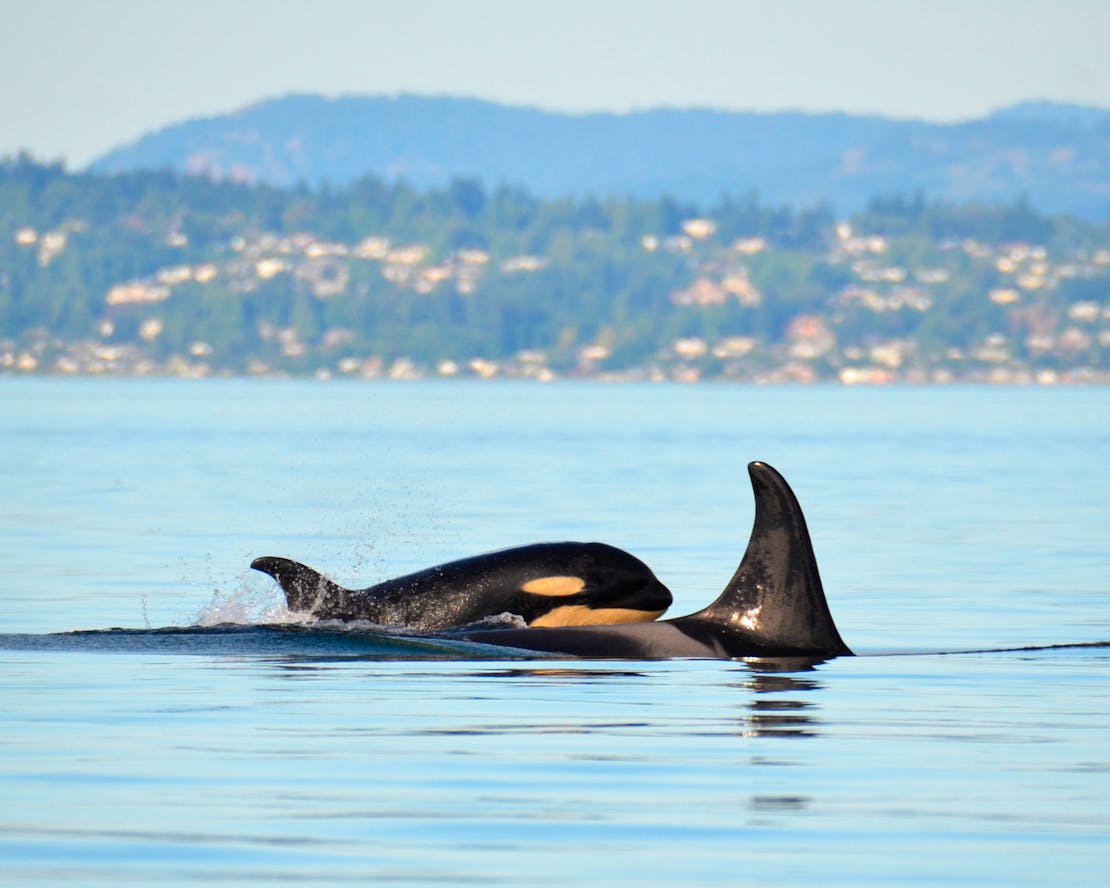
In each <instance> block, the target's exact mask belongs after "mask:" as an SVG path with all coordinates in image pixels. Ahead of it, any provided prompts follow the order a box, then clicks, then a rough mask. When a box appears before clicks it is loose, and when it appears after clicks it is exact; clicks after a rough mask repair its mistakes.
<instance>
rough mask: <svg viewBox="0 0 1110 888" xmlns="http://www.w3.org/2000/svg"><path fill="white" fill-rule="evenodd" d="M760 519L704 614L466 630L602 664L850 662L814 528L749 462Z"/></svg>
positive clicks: (773, 479) (773, 475) (762, 466)
mask: <svg viewBox="0 0 1110 888" xmlns="http://www.w3.org/2000/svg"><path fill="white" fill-rule="evenodd" d="M748 474H749V476H750V477H751V483H752V490H753V491H754V494H755V521H754V524H753V526H752V533H751V538H750V540H749V541H748V547H747V550H746V551H745V552H744V556H743V559H742V560H741V562H740V566H739V567H738V568H737V570H736V573H735V574H733V576H732V579H731V580H729V582H728V585H727V586H725V589H724V591H723V592H722V593H721V595H720V596H719V597H718V598H717V600H716V601H714V602H713V603H712V604H710V605H709V606H708V607H705V608H703V609H702V610H700V611H697V612H696V613H692V614H688V615H687V616H684V617H676V618H674V619H669V620H661V621H659V622H657V623H650V622H645V623H637V624H635V625H613V626H603V625H594V626H578V627H559V628H543V627H538V628H528V629H509V628H505V629H485V630H464V631H461V632H458V633H455V634H454V635H455V637H461V638H464V639H466V640H468V641H476V642H481V643H483V644H491V645H499V646H503V647H511V648H515V649H518V650H523V651H534V652H545V653H549V654H563V655H567V656H574V657H589V658H598V659H605V658H610V659H635V660H643V659H665V658H671V657H699V658H746V657H810V658H821V659H827V658H830V657H835V656H841V655H851V654H852V651H851V650H850V649H849V647H848V645H846V644H845V643H844V641H843V639H842V638H841V637H840V633H839V632H838V631H837V628H836V625H835V623H834V622H833V618H832V614H831V612H830V611H829V605H828V602H827V600H826V599H825V592H824V589H823V587H822V585H821V576H820V574H819V573H818V570H817V559H816V557H815V556H814V554H813V545H812V543H811V542H810V538H809V530H808V529H807V527H806V521H805V517H804V515H803V514H802V509H801V506H800V505H799V504H798V500H797V498H796V497H795V496H794V492H793V491H792V490H791V489H790V486H789V485H788V484H787V483H786V480H785V479H784V478H783V477H782V475H780V474H779V473H778V472H777V471H776V470H775V469H773V468H771V466H769V465H767V464H766V463H763V462H752V463H749V464H748Z"/></svg>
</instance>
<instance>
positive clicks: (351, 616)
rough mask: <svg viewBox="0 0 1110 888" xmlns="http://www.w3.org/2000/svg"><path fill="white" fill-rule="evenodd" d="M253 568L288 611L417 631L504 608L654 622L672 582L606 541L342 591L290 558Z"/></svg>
mask: <svg viewBox="0 0 1110 888" xmlns="http://www.w3.org/2000/svg"><path fill="white" fill-rule="evenodd" d="M251 567H253V568H254V569H255V570H259V571H262V572H263V573H267V574H269V575H270V576H272V577H273V578H274V579H275V580H277V581H278V583H279V585H280V586H281V588H282V590H283V591H284V592H285V598H286V601H287V602H288V604H289V609H290V610H294V611H306V612H309V613H311V614H313V615H314V616H315V617H317V618H319V619H333V620H367V621H369V622H371V623H377V624H379V625H382V626H402V627H405V628H406V629H415V630H418V631H433V630H438V629H445V628H449V627H459V626H465V625H467V624H470V623H476V622H478V621H480V620H482V619H484V618H488V617H495V616H498V615H500V614H504V613H510V614H516V615H518V616H520V617H521V618H523V619H524V621H525V622H526V623H527V624H528V625H529V626H537V627H540V626H569V625H575V626H582V625H591V624H595V623H605V624H613V623H631V622H638V621H641V620H654V619H655V618H656V617H658V616H659V615H660V614H662V613H663V611H665V610H666V609H667V608H668V607H670V605H671V601H672V598H671V593H670V590H669V589H667V587H666V586H664V585H663V584H662V583H661V582H659V580H658V579H657V578H656V577H655V574H653V573H652V572H651V569H650V568H649V567H648V566H647V565H646V564H644V563H643V562H642V561H640V560H639V559H638V558H635V557H634V556H632V555H630V554H629V553H628V552H625V551H623V550H622V549H617V548H615V547H614V546H607V545H605V544H604V543H574V542H565V543H536V544H533V545H530V546H520V547H518V548H515V549H504V550H502V551H500V552H491V553H489V554H486V555H476V556H474V557H472V558H463V559H461V560H459V561H452V562H450V563H448V564H441V565H439V566H437V567H430V568H428V569H426V570H422V571H418V572H416V573H412V574H408V575H406V576H403V577H397V578H396V579H393V580H386V581H385V582H384V583H379V584H377V585H375V586H370V587H369V588H367V589H345V588H343V587H342V586H339V585H337V584H336V583H334V582H332V581H331V580H329V579H328V578H327V577H325V576H323V575H322V574H320V573H318V572H317V571H315V570H313V569H312V568H311V567H307V566H305V565H303V564H300V563H298V562H296V561H291V560H289V559H288V558H275V557H271V556H265V557H263V558H256V559H255V560H254V561H253V562H251Z"/></svg>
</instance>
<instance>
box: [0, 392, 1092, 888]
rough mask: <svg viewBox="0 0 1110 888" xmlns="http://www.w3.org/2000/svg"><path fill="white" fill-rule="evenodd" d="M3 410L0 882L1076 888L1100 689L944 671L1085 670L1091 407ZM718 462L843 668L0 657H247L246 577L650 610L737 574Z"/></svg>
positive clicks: (227, 397) (49, 405) (359, 401)
mask: <svg viewBox="0 0 1110 888" xmlns="http://www.w3.org/2000/svg"><path fill="white" fill-rule="evenodd" d="M0 405H2V406H3V410H2V411H0V457H3V459H2V463H0V465H2V469H0V471H3V482H4V483H3V488H4V508H3V509H2V510H0V583H2V585H0V590H2V591H0V633H4V634H6V635H7V636H9V641H8V643H6V644H5V643H0V714H2V715H0V717H2V724H3V728H2V730H0V801H3V802H4V804H3V809H2V810H0V874H2V875H0V883H3V884H12V885H16V884H65V883H69V884H78V885H108V884H111V885H118V884H128V883H151V884H153V883H157V884H159V885H175V884H190V883H199V882H203V883H205V884H219V883H225V884H232V883H236V884H239V883H243V882H250V881H265V882H271V883H282V882H302V883H304V882H307V883H310V884H318V883H329V882H338V883H351V882H357V881H362V882H366V881H371V880H373V881H376V882H379V883H382V884H405V885H412V884H417V885H421V884H456V883H461V884H471V883H476V884H498V883H504V884H510V885H516V884H521V883H523V882H525V881H527V882H529V883H536V884H552V885H561V884H569V883H586V882H589V883H594V884H627V885H633V884H635V885H641V884H659V885H673V884H701V885H736V884H759V885H797V884H813V883H815V882H816V883H818V884H836V885H858V884H880V885H885V884H891V883H901V884H937V883H943V884H960V885H980V884H984V883H994V884H1006V885H1042V884H1045V883H1047V882H1063V881H1065V880H1067V881H1070V882H1072V883H1077V884H1092V885H1093V884H1101V883H1103V882H1104V879H1105V872H1106V871H1107V870H1108V868H1110V753H1108V752H1107V750H1108V749H1110V691H1108V679H1110V650H1108V649H1106V648H1073V649H1067V650H1055V651H1039V652H1024V653H1022V652H1011V653H993V654H961V655H955V656H946V655H941V654H939V653H937V652H941V651H953V650H960V649H968V648H986V647H1007V646H1018V645H1048V644H1070V643H1082V642H1092V641H1106V640H1110V461H1108V460H1110V390H1106V389H1057V390H1048V389H996V388H930V389H877V390H876V389H867V390H864V389H842V388H747V387H738V386H721V387H716V386H698V387H690V388H685V387H674V386H662V387H650V386H643V387H640V386H614V387H608V386H603V385H573V384H559V385H555V386H550V387H540V386H535V385H512V384H498V385H491V384H487V385H481V384H467V383H459V384H456V383H419V384H412V385H407V384H356V383H328V384H314V383H306V382H278V381H235V382H231V381H206V382H178V381H153V380H152V381H108V380H83V381H75V380H58V381H55V380H13V379H6V380H0ZM750 459H763V460H766V461H767V462H770V463H771V464H772V465H774V466H776V467H777V468H778V469H779V470H780V471H782V473H783V474H784V475H785V476H786V477H787V479H788V480H789V481H790V482H791V484H792V485H793V487H794V489H795V492H796V493H797V494H798V497H799V499H800V501H801V503H802V505H803V507H804V508H805V510H806V514H807V517H808V519H809V525H810V531H811V534H812V536H813V540H814V546H815V549H816V553H817V557H818V561H819V563H820V565H821V570H822V575H823V578H824V580H825V587H826V591H827V592H828V596H829V600H830V605H831V607H832V611H833V614H834V615H835V617H836V619H837V623H838V626H839V628H840V631H841V634H842V635H843V636H844V638H845V640H846V641H847V642H848V643H849V644H850V645H851V646H852V647H853V648H855V649H856V650H857V651H859V652H861V653H864V654H868V656H861V657H857V658H843V659H839V660H835V661H831V662H828V663H824V664H821V665H820V666H818V667H817V668H816V669H814V670H810V671H787V672H768V671H762V667H759V666H758V664H744V663H732V662H703V661H672V662H652V663H627V662H612V661H598V662H586V661H548V662H543V661H511V660H506V661H501V660H482V659H477V658H475V657H466V656H464V657H463V658H462V659H446V660H445V659H442V658H441V657H442V656H443V652H442V651H436V650H423V649H415V648H414V649H412V650H406V651H396V650H395V651H393V652H392V655H393V656H396V657H402V659H383V658H382V656H381V653H380V652H379V651H377V649H375V648H373V647H366V646H364V645H363V643H362V642H357V641H352V640H347V641H344V640H342V639H341V640H340V641H338V642H335V643H332V642H327V643H326V644H324V645H323V647H322V649H321V648H319V647H318V648H316V649H312V648H310V647H306V646H305V645H303V644H300V643H295V644H291V645H290V644H285V643H284V642H283V643H282V644H279V645H276V646H275V645H269V646H266V645H262V646H259V645H257V644H255V645H253V646H252V645H246V644H244V645H240V646H238V647H237V646H236V644H229V645H228V646H227V647H226V649H221V650H213V649H208V650H205V651H201V652H198V653H193V654H182V653H166V652H164V651H159V650H154V651H150V652H145V653H143V652H134V651H132V652H128V653H97V652H90V651H88V650H80V649H77V650H50V649H47V650H27V649H25V648H26V645H24V646H23V647H20V646H19V645H16V644H13V643H11V639H10V636H12V635H14V634H16V633H22V634H31V635H35V636H41V635H42V634H43V633H51V632H58V631H68V630H73V629H100V628H107V627H117V626H118V627H128V628H135V629H143V628H146V627H163V626H190V625H193V624H195V623H197V622H204V623H217V622H220V621H224V620H233V621H237V622H243V623H248V624H249V623H256V622H267V621H270V620H273V619H278V618H280V616H281V611H280V604H281V599H280V596H279V594H278V593H277V591H276V587H274V585H273V583H272V581H270V580H268V578H266V577H264V576H262V575H260V574H253V573H252V572H250V571H248V570H247V569H246V566H247V564H249V562H250V560H251V559H252V558H253V557H255V556H257V555H262V554H280V555H288V556H291V557H295V558H297V559H299V560H303V561H305V562H307V563H310V564H313V565H314V566H317V567H319V568H321V569H324V570H326V571H327V572H329V573H330V574H331V575H332V576H334V577H335V578H336V579H337V580H339V581H341V582H347V583H349V584H352V585H363V584H369V583H371V582H374V581H376V580H378V579H382V578H384V577H387V576H391V575H397V574H400V573H404V572H407V571H410V570H414V569H417V568H421V567H425V566H428V565H430V564H434V563H437V562H440V561H445V560H449V559H452V558H457V557H461V556H465V555H470V554H475V553H477V552H482V551H488V550H491V549H497V548H503V547H505V546H510V545H515V544H520V543H527V542H533V541H538V540H557V539H599V540H603V541H605V542H608V543H612V544H614V545H617V546H621V547H622V548H626V549H628V550H629V551H631V552H633V553H635V554H636V555H638V556H639V557H641V558H643V559H644V560H645V561H647V562H648V563H649V564H650V565H651V566H652V567H653V569H654V570H655V572H656V573H657V574H658V576H659V577H660V578H661V579H662V580H663V581H664V582H665V583H667V584H668V585H669V586H670V588H671V589H672V590H673V591H674V593H675V597H676V602H675V605H674V607H673V609H672V613H674V614H678V613H683V612H687V611H690V610H694V609H697V608H699V607H701V606H703V605H704V604H705V603H707V602H708V601H709V600H710V599H711V598H713V597H715V596H716V594H717V592H718V591H719V590H720V588H721V587H722V586H723V584H724V583H725V581H726V580H727V579H728V578H729V576H730V575H731V573H732V571H733V569H734V568H735V566H736V563H737V561H738V559H739V557H740V555H741V553H742V551H743V548H744V544H745V543H746V540H747V535H748V532H749V530H750V523H751V517H752V501H751V491H750V487H749V484H748V480H747V474H746V470H745V465H746V463H747V461H748V460H750ZM913 652H917V653H913ZM921 652H924V653H921ZM456 653H457V652H456ZM887 654H893V655H887Z"/></svg>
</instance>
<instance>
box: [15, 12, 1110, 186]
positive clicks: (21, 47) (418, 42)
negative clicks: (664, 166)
mask: <svg viewBox="0 0 1110 888" xmlns="http://www.w3.org/2000/svg"><path fill="white" fill-rule="evenodd" d="M0 33H3V34H4V40H3V44H4V49H3V52H2V53H0V84H2V86H0V154H5V153H11V152H14V151H15V150H17V149H20V148H26V149H29V150H31V151H32V152H33V153H34V154H36V155H38V156H40V157H46V158H57V157H65V158H66V159H67V160H68V162H69V163H70V165H71V166H81V165H83V164H84V163H87V162H88V161H89V160H91V159H92V158H93V157H95V156H96V155H98V154H99V153H101V152H103V151H105V150H107V149H108V148H110V147H113V146H115V145H118V144H120V143H122V142H126V141H130V140H132V139H135V138H137V137H138V136H140V135H142V134H143V133H145V132H147V131H149V130H151V129H155V128H158V127H161V126H165V125H167V124H169V123H174V122H177V121H179V120H182V119H185V118H188V117H196V116H202V115H210V114H216V113H220V112H224V111H230V110H233V109H235V108H238V107H241V106H243V105H245V104H249V103H251V102H255V101H258V100H260V99H263V98H270V97H274V96H278V95H283V94H285V93H289V92H322V93H326V94H332V95H335V94H358V93H377V94H382V93H384V94H395V93H398V92H416V93H424V94H440V95H443V94H446V95H464V96H477V97H481V98H488V99H493V100H497V101H502V102H507V103H511V104H518V105H535V106H539V107H544V108H550V109H559V110H567V111H585V110H612V111H626V110H630V109H638V108H650V107H658V106H672V107H676V106H677V107H689V106H698V107H715V108H723V109H735V110H775V109H783V108H800V109H805V110H819V111H834V110H843V111H851V112H875V113H881V114H886V115H891V116H896V117H918V118H925V119H930V120H958V119H963V118H968V117H974V116H978V115H980V114H982V113H985V112H987V111H990V110H993V109H996V108H998V107H1001V106H1004V105H1007V104H1012V103H1014V102H1017V101H1020V100H1023V99H1041V98H1047V99H1055V100H1060V101H1072V102H1080V103H1084V104H1095V105H1100V106H1103V107H1110V61H1108V59H1110V50H1108V49H1107V47H1110V2H1107V0H1051V2H1028V0H1008V2H1003V0H921V2H906V0H840V2H815V0H754V2H750V0H732V2H725V0H718V2H709V0H516V2H511V0H459V2H445V0H403V2H395V0H315V2H300V0H298V2H289V0H189V2H155V0H142V2H140V0H97V2H90V0H0Z"/></svg>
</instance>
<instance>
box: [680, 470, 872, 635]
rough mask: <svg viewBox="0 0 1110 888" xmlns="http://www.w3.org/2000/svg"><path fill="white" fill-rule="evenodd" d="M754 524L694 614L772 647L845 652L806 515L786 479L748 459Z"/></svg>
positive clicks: (696, 616) (693, 615)
mask: <svg viewBox="0 0 1110 888" xmlns="http://www.w3.org/2000/svg"><path fill="white" fill-rule="evenodd" d="M748 474H749V475H750V476H751V479H752V490H753V491H754V493H755V523H754V524H753V526H752V535H751V539H750V540H749V541H748V548H747V550H746V551H745V552H744V558H743V560H742V561H741V562H740V566H739V567H738V568H737V569H736V573H735V574H733V576H732V579H731V580H729V583H728V585H727V586H726V587H725V590H724V592H722V593H721V595H720V597H719V598H718V599H717V600H716V601H714V602H713V603H712V604H711V605H709V607H707V608H705V609H704V610H701V611H699V612H698V613H696V614H691V616H692V617H695V618H698V619H703V620H707V621H709V622H713V623H719V624H725V625H728V626H731V627H733V628H734V629H736V630H737V631H738V632H740V633H742V634H746V635H750V636H752V637H753V638H757V639H759V640H760V642H761V643H766V644H767V645H770V646H775V647H780V648H787V649H796V650H801V651H821V652H824V653H830V654H832V653H835V654H848V653H851V651H850V650H849V649H848V646H847V645H846V644H845V643H844V641H843V639H841V637H840V633H839V632H837V630H836V624H835V623H833V618H832V614H831V613H830V612H829V605H828V602H827V601H826V600H825V591H824V589H823V588H822V586H821V575H820V574H819V573H818V571H817V559H816V557H814V554H813V545H812V544H811V543H810V540H809V531H808V529H807V528H806V520H805V516H804V515H803V514H802V509H801V506H799V505H798V500H797V498H796V497H795V496H794V492H793V491H792V490H791V489H790V485H788V484H787V483H786V480H785V479H784V478H783V477H782V475H780V474H779V473H778V472H776V471H775V470H774V469H773V468H771V467H770V466H769V465H767V464H766V463H761V462H752V463H749V464H748Z"/></svg>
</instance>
